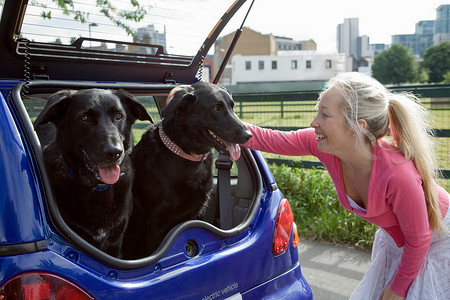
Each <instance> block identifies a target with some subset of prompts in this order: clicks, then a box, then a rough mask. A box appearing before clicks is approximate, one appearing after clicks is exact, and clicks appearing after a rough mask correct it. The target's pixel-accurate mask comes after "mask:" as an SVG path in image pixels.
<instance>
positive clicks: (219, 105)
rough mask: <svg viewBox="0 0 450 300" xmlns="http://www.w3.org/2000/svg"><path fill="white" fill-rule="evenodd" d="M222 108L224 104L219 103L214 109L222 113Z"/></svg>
mask: <svg viewBox="0 0 450 300" xmlns="http://www.w3.org/2000/svg"><path fill="white" fill-rule="evenodd" d="M222 107H223V103H222V102H219V103H217V104H216V105H215V106H214V107H213V109H214V110H215V111H220V110H221V109H222Z"/></svg>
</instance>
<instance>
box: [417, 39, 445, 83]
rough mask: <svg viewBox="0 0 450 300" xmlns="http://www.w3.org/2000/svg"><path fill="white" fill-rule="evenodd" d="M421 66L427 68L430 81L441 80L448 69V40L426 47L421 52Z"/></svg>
mask: <svg viewBox="0 0 450 300" xmlns="http://www.w3.org/2000/svg"><path fill="white" fill-rule="evenodd" d="M421 67H422V68H427V69H428V70H430V72H429V81H430V82H441V81H443V80H444V75H445V74H446V73H447V72H448V71H450V41H445V42H442V43H439V44H437V45H433V46H430V47H428V48H427V49H426V50H425V52H424V53H423V62H422V64H421Z"/></svg>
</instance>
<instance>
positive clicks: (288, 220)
mask: <svg viewBox="0 0 450 300" xmlns="http://www.w3.org/2000/svg"><path fill="white" fill-rule="evenodd" d="M293 226H294V214H293V213H292V210H291V206H290V205H289V201H288V200H287V199H283V200H281V204H280V207H279V208H278V214H277V220H276V223H275V231H274V233H273V242H272V253H273V255H280V254H282V253H284V252H285V251H286V250H287V249H288V247H289V240H290V238H291V232H292V227H293Z"/></svg>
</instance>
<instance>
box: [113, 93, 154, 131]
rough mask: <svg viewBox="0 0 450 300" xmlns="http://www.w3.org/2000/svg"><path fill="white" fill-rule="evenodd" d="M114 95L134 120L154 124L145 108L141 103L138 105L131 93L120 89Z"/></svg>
mask: <svg viewBox="0 0 450 300" xmlns="http://www.w3.org/2000/svg"><path fill="white" fill-rule="evenodd" d="M114 94H115V95H116V96H117V97H119V99H120V101H121V102H122V104H124V105H125V106H126V107H127V108H128V110H129V111H130V112H131V115H132V116H133V117H134V118H135V119H139V120H141V121H144V120H148V121H150V122H151V123H154V121H153V118H152V117H151V116H150V115H149V114H148V112H147V110H146V109H145V107H144V106H143V105H142V104H141V103H139V102H138V101H137V100H136V98H135V97H134V96H133V95H132V94H131V93H129V92H127V91H125V90H123V89H120V90H118V91H116V92H115V93H114Z"/></svg>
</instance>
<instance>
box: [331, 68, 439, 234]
mask: <svg viewBox="0 0 450 300" xmlns="http://www.w3.org/2000/svg"><path fill="white" fill-rule="evenodd" d="M330 88H336V90H337V91H339V93H340V94H341V95H342V96H343V99H344V101H343V105H342V108H343V112H344V116H345V118H346V122H347V125H348V126H349V127H350V128H351V129H353V130H354V132H355V133H356V135H357V137H358V139H357V141H358V145H357V146H359V147H360V148H361V149H362V151H367V150H366V149H367V147H364V145H365V143H366V141H368V142H370V143H371V144H372V145H374V144H375V143H376V140H378V139H380V138H383V137H385V136H386V135H387V134H388V133H389V129H390V132H391V136H392V139H393V146H395V147H396V149H398V150H399V151H400V152H401V153H402V154H403V156H404V157H405V160H406V161H409V160H411V161H412V162H413V163H414V165H415V167H416V169H417V171H418V173H419V175H420V176H421V177H422V187H423V190H424V193H425V199H426V204H427V211H428V221H429V224H430V227H431V229H442V228H443V226H442V222H441V213H440V210H439V204H438V203H439V201H438V196H437V191H436V186H435V179H436V178H437V176H438V171H437V170H438V168H437V159H436V152H435V145H434V142H433V139H432V137H433V132H432V129H431V126H430V124H429V122H428V120H430V119H431V118H430V114H429V112H428V111H427V110H426V109H425V108H424V107H423V106H421V105H420V104H419V99H418V98H417V97H416V96H414V95H413V94H410V93H392V92H390V91H389V90H388V89H387V88H385V87H384V86H383V85H382V84H381V83H379V82H378V81H377V80H375V79H374V78H372V77H370V76H368V75H365V74H363V73H358V72H349V73H343V74H340V75H337V76H336V77H334V78H332V79H331V80H330V81H329V82H328V85H327V89H330ZM359 120H365V122H366V123H367V125H366V127H365V128H364V127H363V126H362V125H361V124H360V123H359V122H358V121H359ZM363 149H364V150H363ZM368 154H369V155H370V153H368Z"/></svg>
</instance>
